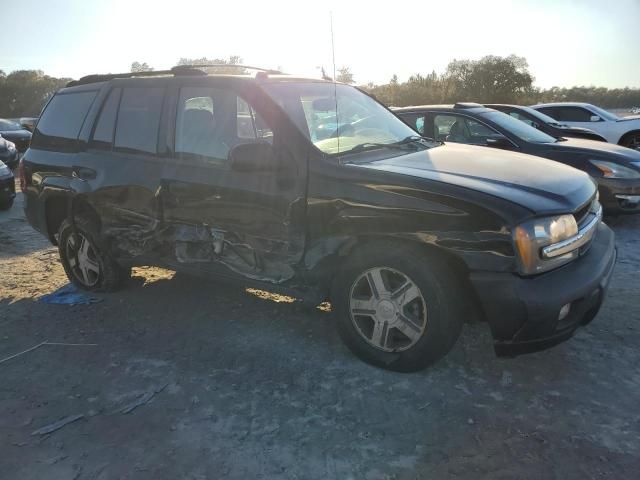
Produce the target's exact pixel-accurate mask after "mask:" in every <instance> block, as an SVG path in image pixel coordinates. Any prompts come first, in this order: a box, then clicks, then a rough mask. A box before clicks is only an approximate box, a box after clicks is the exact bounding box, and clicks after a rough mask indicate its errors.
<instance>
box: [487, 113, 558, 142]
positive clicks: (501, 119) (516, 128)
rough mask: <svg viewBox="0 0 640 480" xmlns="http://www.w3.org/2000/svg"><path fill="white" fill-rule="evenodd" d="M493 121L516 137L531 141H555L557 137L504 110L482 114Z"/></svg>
mask: <svg viewBox="0 0 640 480" xmlns="http://www.w3.org/2000/svg"><path fill="white" fill-rule="evenodd" d="M482 115H483V116H484V117H486V118H488V119H489V120H491V121H492V122H494V123H496V124H497V125H499V126H501V127H502V128H504V129H505V130H507V131H508V132H509V133H512V134H513V135H515V136H516V137H518V138H520V139H522V140H524V141H525V142H531V143H555V142H556V139H555V138H553V137H552V136H550V135H547V134H546V133H543V132H541V131H540V130H537V129H535V128H533V127H532V126H530V125H527V124H526V123H524V122H521V121H520V120H517V119H515V118H513V117H512V116H510V115H507V114H506V113H502V112H495V111H494V112H487V113H483V114H482Z"/></svg>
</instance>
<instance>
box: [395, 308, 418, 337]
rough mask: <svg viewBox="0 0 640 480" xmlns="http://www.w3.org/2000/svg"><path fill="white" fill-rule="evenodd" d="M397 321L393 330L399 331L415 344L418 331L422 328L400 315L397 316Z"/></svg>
mask: <svg viewBox="0 0 640 480" xmlns="http://www.w3.org/2000/svg"><path fill="white" fill-rule="evenodd" d="M398 320H399V321H398V322H396V324H395V325H394V327H395V328H397V329H398V330H400V331H401V332H402V333H403V334H404V335H405V336H407V337H408V338H409V339H410V340H411V341H414V342H415V341H416V340H418V338H420V331H421V329H422V328H421V327H420V326H419V325H416V324H415V322H414V321H413V320H411V319H410V318H409V317H407V316H406V315H403V314H402V313H401V314H399V315H398Z"/></svg>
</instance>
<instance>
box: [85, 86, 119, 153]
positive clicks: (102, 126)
mask: <svg viewBox="0 0 640 480" xmlns="http://www.w3.org/2000/svg"><path fill="white" fill-rule="evenodd" d="M120 91H121V89H120V88H115V89H113V90H111V93H109V97H108V98H107V101H106V102H105V103H104V105H103V106H102V111H101V112H100V116H99V117H98V123H97V124H96V129H95V131H94V132H93V141H92V145H93V146H96V147H111V143H112V142H113V130H114V127H115V125H116V114H117V113H118V102H120Z"/></svg>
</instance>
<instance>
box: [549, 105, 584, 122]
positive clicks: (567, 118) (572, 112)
mask: <svg viewBox="0 0 640 480" xmlns="http://www.w3.org/2000/svg"><path fill="white" fill-rule="evenodd" d="M540 111H541V112H542V113H544V114H546V115H549V116H550V117H553V118H555V119H556V120H558V121H560V122H590V121H591V116H592V115H593V113H591V112H590V111H589V110H587V109H585V108H582V107H545V108H541V109H540Z"/></svg>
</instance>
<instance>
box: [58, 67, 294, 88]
mask: <svg viewBox="0 0 640 480" xmlns="http://www.w3.org/2000/svg"><path fill="white" fill-rule="evenodd" d="M223 67H224V68H242V69H245V70H255V71H256V72H258V74H260V73H261V74H262V75H268V74H273V75H280V74H282V72H280V71H278V70H273V69H269V68H260V67H252V66H250V65H239V64H228V63H197V64H193V65H176V66H175V67H172V68H171V69H169V70H152V71H149V72H126V73H105V74H100V73H98V74H92V75H86V76H84V77H82V78H80V79H79V80H72V81H70V82H69V83H67V87H75V86H78V85H86V84H88V83H98V82H106V81H108V80H113V79H115V78H133V77H157V76H160V75H206V74H207V72H205V71H204V70H203V69H204V68H223Z"/></svg>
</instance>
